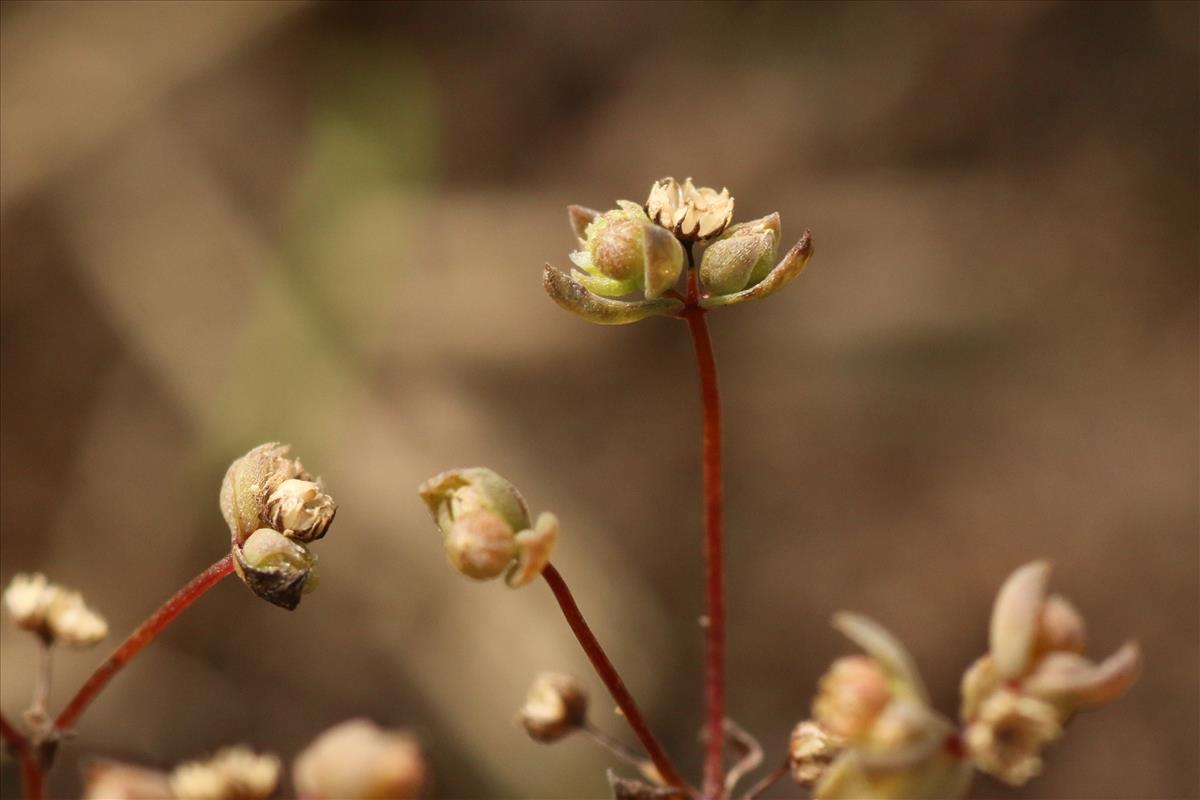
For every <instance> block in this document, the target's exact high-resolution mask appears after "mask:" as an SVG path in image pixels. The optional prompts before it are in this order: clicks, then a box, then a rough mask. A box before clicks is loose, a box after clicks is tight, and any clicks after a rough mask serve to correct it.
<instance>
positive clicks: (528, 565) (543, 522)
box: [505, 511, 558, 589]
mask: <svg viewBox="0 0 1200 800" xmlns="http://www.w3.org/2000/svg"><path fill="white" fill-rule="evenodd" d="M557 541H558V517H556V516H554V515H553V514H551V513H550V512H549V511H543V512H542V513H541V514H540V515H539V516H538V519H537V524H536V525H534V527H533V529H532V530H526V531H521V532H520V533H518V534H517V536H516V545H517V563H516V564H514V565H513V568H512V569H511V570H509V573H508V576H507V577H506V578H505V581H506V582H507V583H508V585H509V586H511V587H512V588H514V589H516V588H519V587H521V586H524V585H525V584H527V583H529V582H530V581H532V580H533V579H534V578H536V577H537V576H538V575H541V574H542V570H544V569H545V568H546V565H547V564H549V563H550V556H551V555H553V554H554V544H555V542H557Z"/></svg>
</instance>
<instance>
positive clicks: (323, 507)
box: [267, 478, 337, 542]
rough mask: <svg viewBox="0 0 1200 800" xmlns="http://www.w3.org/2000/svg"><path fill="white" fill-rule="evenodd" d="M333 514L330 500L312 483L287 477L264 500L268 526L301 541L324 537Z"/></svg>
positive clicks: (317, 484)
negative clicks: (265, 501)
mask: <svg viewBox="0 0 1200 800" xmlns="http://www.w3.org/2000/svg"><path fill="white" fill-rule="evenodd" d="M336 512H337V504H336V503H334V502H333V498H332V497H330V496H329V495H327V494H325V492H323V491H321V485H320V484H319V483H316V482H315V481H304V480H300V479H299V478H288V479H287V480H285V481H284V482H283V483H281V484H279V487H278V488H276V489H275V491H274V492H272V493H271V496H270V497H268V498H267V518H268V520H270V523H271V527H273V528H274V529H275V530H277V531H280V532H281V533H283V534H285V535H286V536H290V537H292V538H294V539H298V540H300V541H302V542H312V541H316V540H317V539H320V538H321V537H322V536H324V535H325V530H326V529H327V528H328V527H329V524H330V523H331V522H333V515H334V514H335V513H336Z"/></svg>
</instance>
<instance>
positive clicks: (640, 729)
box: [542, 564, 687, 790]
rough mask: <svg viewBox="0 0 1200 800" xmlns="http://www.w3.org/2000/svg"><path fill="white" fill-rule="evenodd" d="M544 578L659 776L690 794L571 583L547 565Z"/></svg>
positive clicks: (551, 566)
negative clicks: (586, 618)
mask: <svg viewBox="0 0 1200 800" xmlns="http://www.w3.org/2000/svg"><path fill="white" fill-rule="evenodd" d="M542 577H543V578H545V579H546V583H547V584H549V585H550V591H552V592H554V599H555V600H557V601H558V605H559V607H560V608H561V609H562V613H563V616H564V617H566V619H567V624H568V625H570V626H571V631H572V632H573V633H574V634H575V638H576V639H578V640H579V644H580V646H581V647H583V652H584V653H586V654H587V657H588V660H590V661H591V662H592V667H594V668H595V670H596V674H597V675H599V676H600V680H602V681H604V685H605V686H606V687H608V692H609V694H611V695H612V698H613V700H614V701H616V704H617V707H618V708H620V709H621V713H622V714H624V715H625V719H626V720H627V721H628V722H629V727H630V728H632V729H633V733H634V735H635V736H637V738H638V741H639V742H641V743H642V747H644V748H645V749H646V753H647V754H648V755H649V756H650V760H651V761H653V762H654V766H655V768H656V769H657V770H658V774H659V775H661V776H662V779H663V780H664V781H666V782H667V783H668V784H670V785H671V786H674V787H676V788H678V789H684V790H686V789H687V784H685V783H684V781H683V778H681V777H679V771H678V770H676V769H675V765H674V764H672V763H671V759H670V758H669V757H668V756H667V753H666V751H665V750H663V747H662V745H661V744H659V743H658V739H656V738H655V736H654V733H653V732H651V730H650V726H649V725H647V724H646V719H645V718H644V717H643V716H642V712H641V710H640V709H638V706H637V703H636V702H635V701H634V699H633V695H631V694H630V693H629V690H628V689H627V688H625V682H624V681H623V680H621V676H620V674H619V673H618V672H617V669H616V667H614V666H613V664H612V662H611V661H609V660H608V656H607V655H606V654H605V653H604V648H603V647H601V646H600V642H599V641H597V640H596V636H595V634H593V633H592V629H591V628H590V627H588V624H587V620H585V619H584V618H583V612H581V611H580V610H579V606H578V605H577V604H576V603H575V598H574V597H572V596H571V590H570V589H569V588H567V582H566V581H564V580H563V577H562V575H561V574H559V572H558V570H557V569H555V567H554V565H553V564H547V565H546V568H545V569H544V570H542Z"/></svg>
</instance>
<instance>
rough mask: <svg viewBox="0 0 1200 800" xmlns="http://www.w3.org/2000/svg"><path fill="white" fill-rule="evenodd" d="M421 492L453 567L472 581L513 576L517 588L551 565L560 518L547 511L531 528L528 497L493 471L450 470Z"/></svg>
mask: <svg viewBox="0 0 1200 800" xmlns="http://www.w3.org/2000/svg"><path fill="white" fill-rule="evenodd" d="M418 493H419V494H420V495H421V499H423V500H424V501H425V505H426V506H427V507H428V508H429V513H430V514H431V515H432V516H433V519H434V522H436V523H437V526H438V529H439V530H440V531H441V532H442V535H443V537H445V538H444V544H445V547H446V556H447V558H448V559H449V561H450V564H451V565H452V566H453V567H454V568H455V569H456V570H458V571H459V572H461V573H462V574H464V575H466V576H467V577H470V578H475V579H477V580H487V579H491V578H497V577H499V576H500V575H503V574H507V582H508V585H509V586H511V587H514V588H516V587H519V586H524V585H525V584H526V583H528V582H530V581H531V580H533V579H534V578H536V577H537V576H538V575H540V574H541V572H542V570H543V569H545V567H546V564H548V563H549V561H550V554H551V552H552V551H553V548H554V542H555V540H556V539H557V536H558V519H557V518H556V517H555V516H554V515H553V514H550V513H548V512H544V513H542V514H541V515H540V516H539V517H538V521H537V525H536V526H534V527H533V528H530V524H529V509H528V507H527V506H526V505H525V500H524V498H522V497H521V494H520V492H518V491H517V489H516V487H514V486H513V485H512V484H511V483H509V482H508V481H506V480H505V479H504V478H502V477H500V476H499V475H497V474H496V473H495V472H493V471H492V470H490V469H487V468H485V467H471V468H468V469H456V470H449V471H447V472H443V473H441V474H439V475H435V476H433V477H432V478H430V479H429V480H427V481H425V482H424V483H423V484H421V486H420V487H419V489H418Z"/></svg>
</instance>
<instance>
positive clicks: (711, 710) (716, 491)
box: [683, 247, 725, 800]
mask: <svg viewBox="0 0 1200 800" xmlns="http://www.w3.org/2000/svg"><path fill="white" fill-rule="evenodd" d="M692 262H693V259H692V251H691V248H690V247H689V248H688V265H689V266H692ZM699 300H700V289H699V286H698V283H697V279H696V270H695V269H694V268H692V269H689V270H688V296H687V307H686V308H685V309H684V311H683V318H684V319H685V320H687V324H688V331H690V332H691V334H692V345H693V347H694V348H695V351H696V366H697V369H698V371H699V374H700V398H701V400H702V402H703V406H704V435H703V446H704V467H703V475H704V599H705V608H706V612H705V613H706V616H707V620H706V621H707V624H706V625H705V629H704V630H705V634H706V640H707V642H706V643H707V666H708V669H707V674H706V676H705V685H704V694H705V701H706V709H707V713H706V715H705V720H706V722H705V728H706V731H707V735H706V743H707V750H706V752H705V756H704V786H703V789H704V797H705V798H709V799H710V800H720V798H722V797H724V794H725V785H724V784H725V781H724V773H725V761H724V752H725V575H724V564H723V561H722V554H721V546H722V530H721V529H722V524H721V510H722V502H723V501H722V496H721V495H722V493H721V398H720V395H719V394H718V392H717V364H716V360H715V359H714V358H713V349H712V339H711V338H710V337H709V335H708V321H707V320H706V319H705V311H704V309H703V308H702V307H701V306H700V305H699Z"/></svg>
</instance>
